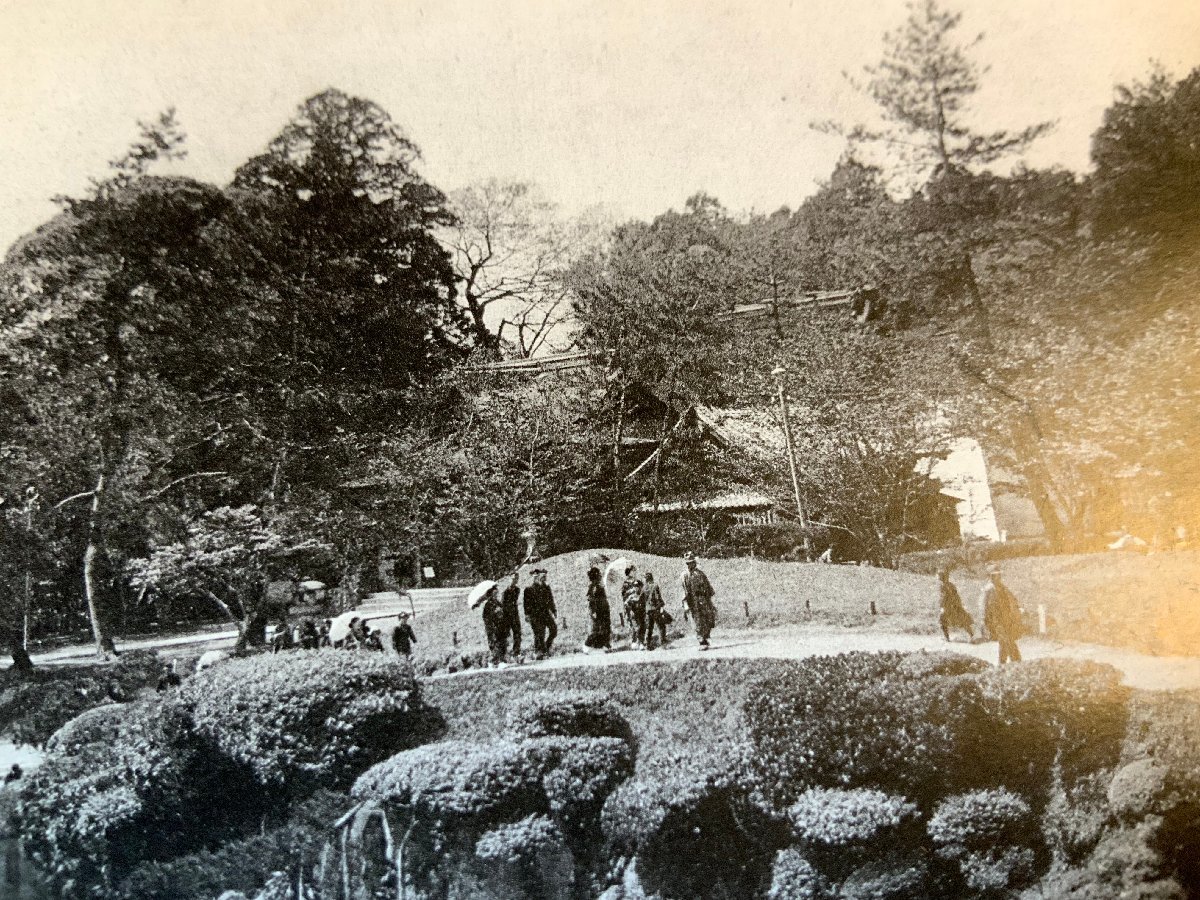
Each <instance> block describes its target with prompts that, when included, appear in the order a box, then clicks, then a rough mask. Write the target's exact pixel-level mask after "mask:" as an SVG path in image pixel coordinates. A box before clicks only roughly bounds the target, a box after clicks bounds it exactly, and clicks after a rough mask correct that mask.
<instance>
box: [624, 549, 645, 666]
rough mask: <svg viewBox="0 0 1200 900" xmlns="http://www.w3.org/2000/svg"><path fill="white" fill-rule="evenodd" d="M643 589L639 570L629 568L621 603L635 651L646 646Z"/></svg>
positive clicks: (632, 567)
mask: <svg viewBox="0 0 1200 900" xmlns="http://www.w3.org/2000/svg"><path fill="white" fill-rule="evenodd" d="M642 588H643V584H642V580H641V579H640V578H638V577H637V570H636V569H635V567H634V566H629V567H628V568H627V569H626V570H625V580H624V581H623V582H622V583H621V601H622V603H623V604H624V606H625V621H626V622H628V623H629V643H630V645H632V647H633V649H634V650H639V649H644V648H645V646H646V601H645V598H643V597H642Z"/></svg>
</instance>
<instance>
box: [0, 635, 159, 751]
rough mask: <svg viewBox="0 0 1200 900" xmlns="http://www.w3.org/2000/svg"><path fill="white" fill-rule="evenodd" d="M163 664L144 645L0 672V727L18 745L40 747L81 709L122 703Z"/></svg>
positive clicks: (133, 696)
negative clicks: (85, 660)
mask: <svg viewBox="0 0 1200 900" xmlns="http://www.w3.org/2000/svg"><path fill="white" fill-rule="evenodd" d="M165 672H166V664H165V663H164V662H163V661H162V660H160V659H159V658H158V656H157V655H156V654H155V653H153V652H151V651H146V650H132V651H128V652H126V653H123V654H122V655H121V656H119V657H118V658H117V660H116V661H115V662H111V663H97V664H95V665H85V666H60V667H43V668H38V669H35V670H34V671H33V672H27V673H21V672H17V671H15V670H13V669H7V670H4V671H3V672H0V732H7V733H8V734H9V736H10V737H11V739H12V741H13V742H14V743H17V744H31V745H33V746H42V745H43V744H44V743H45V742H46V741H47V740H49V738H50V736H51V735H52V734H54V732H56V731H58V729H60V728H61V727H62V726H63V725H65V724H66V723H67V722H69V721H71V720H72V719H74V718H75V717H76V716H78V715H80V714H81V713H84V712H86V711H87V710H89V709H93V708H95V707H97V706H105V705H107V704H110V703H127V702H129V701H131V700H134V699H136V698H137V696H138V695H139V693H140V692H142V691H143V690H144V689H145V688H152V687H154V686H155V685H156V684H158V680H159V678H161V677H162V676H163V674H164V673H165Z"/></svg>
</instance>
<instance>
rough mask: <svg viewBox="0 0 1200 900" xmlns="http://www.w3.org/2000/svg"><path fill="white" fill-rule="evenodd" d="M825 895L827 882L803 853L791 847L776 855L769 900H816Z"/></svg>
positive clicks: (768, 892) (768, 895) (772, 868)
mask: <svg viewBox="0 0 1200 900" xmlns="http://www.w3.org/2000/svg"><path fill="white" fill-rule="evenodd" d="M824 894H825V881H824V879H823V878H821V876H820V874H819V873H818V872H817V870H816V869H815V868H814V867H813V865H812V863H810V862H809V861H808V858H807V857H806V856H805V855H804V854H803V852H801V851H800V850H798V849H796V848H795V847H789V848H787V849H786V850H780V851H779V852H778V853H776V854H775V863H774V865H772V867H771V887H770V889H769V890H768V891H767V898H768V900H816V898H818V897H821V896H824Z"/></svg>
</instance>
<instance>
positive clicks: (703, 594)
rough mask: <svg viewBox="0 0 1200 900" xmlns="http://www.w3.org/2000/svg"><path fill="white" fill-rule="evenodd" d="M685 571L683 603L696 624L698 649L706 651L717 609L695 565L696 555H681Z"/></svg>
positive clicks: (711, 591) (708, 586)
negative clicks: (698, 641)
mask: <svg viewBox="0 0 1200 900" xmlns="http://www.w3.org/2000/svg"><path fill="white" fill-rule="evenodd" d="M683 561H684V563H686V564H687V571H686V572H684V573H683V579H682V581H683V602H684V605H685V606H687V608H688V609H689V610H690V611H691V613H692V618H693V619H694V620H695V622H696V637H698V638H699V639H700V649H701V650H707V649H708V636H709V634H710V633H711V632H712V630H713V625H715V624H716V621H717V608H716V607H715V606H714V605H713V596H714V592H713V589H712V585H711V584H710V583H709V581H708V576H707V575H705V574H704V572H702V571H701V570H700V568H699V566H698V565H697V564H696V554H695V553H692V551H690V550H689V551H688V552H687V553H685V554H684V555H683Z"/></svg>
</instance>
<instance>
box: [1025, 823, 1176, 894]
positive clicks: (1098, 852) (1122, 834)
mask: <svg viewBox="0 0 1200 900" xmlns="http://www.w3.org/2000/svg"><path fill="white" fill-rule="evenodd" d="M1155 830H1156V828H1155V825H1154V823H1151V822H1143V823H1139V824H1138V825H1132V826H1129V825H1126V826H1120V827H1118V828H1114V829H1112V830H1111V831H1108V832H1107V833H1105V835H1104V836H1103V837H1102V838H1101V839H1100V842H1099V843H1098V844H1097V845H1096V849H1095V850H1094V851H1093V852H1092V853H1091V855H1090V856H1089V857H1088V858H1087V860H1086V861H1085V862H1084V863H1083V865H1081V866H1077V867H1072V868H1068V869H1058V870H1054V871H1052V872H1049V873H1048V874H1047V875H1046V877H1045V878H1044V879H1043V880H1042V882H1041V883H1040V884H1039V885H1038V889H1039V895H1040V896H1042V897H1054V898H1061V900H1109V898H1112V897H1122V898H1124V897H1129V898H1136V900H1182V898H1184V897H1188V896H1194V893H1193V894H1189V893H1187V892H1186V891H1185V889H1184V886H1183V885H1181V884H1180V882H1179V881H1178V880H1177V879H1176V878H1175V877H1173V875H1172V872H1171V870H1170V868H1169V866H1168V865H1167V864H1166V861H1165V860H1164V859H1163V856H1162V854H1160V853H1159V852H1158V851H1157V850H1155V849H1154V847H1153V846H1152V844H1153V842H1154V833H1155Z"/></svg>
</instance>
